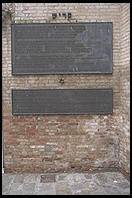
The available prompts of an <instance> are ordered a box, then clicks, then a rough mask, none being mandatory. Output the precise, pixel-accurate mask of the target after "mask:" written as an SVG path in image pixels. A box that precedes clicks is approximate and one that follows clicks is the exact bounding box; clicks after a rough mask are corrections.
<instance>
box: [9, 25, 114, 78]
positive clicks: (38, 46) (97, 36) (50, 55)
mask: <svg viewBox="0 0 132 198" xmlns="http://www.w3.org/2000/svg"><path fill="white" fill-rule="evenodd" d="M112 29H113V28H112V23H111V22H91V23H50V24H47V23H38V24H35V23H32V24H12V28H11V30H12V40H11V46H12V74H14V75H17V74H18V75H19V74H80V73H84V74H85V73H112V32H113V30H112Z"/></svg>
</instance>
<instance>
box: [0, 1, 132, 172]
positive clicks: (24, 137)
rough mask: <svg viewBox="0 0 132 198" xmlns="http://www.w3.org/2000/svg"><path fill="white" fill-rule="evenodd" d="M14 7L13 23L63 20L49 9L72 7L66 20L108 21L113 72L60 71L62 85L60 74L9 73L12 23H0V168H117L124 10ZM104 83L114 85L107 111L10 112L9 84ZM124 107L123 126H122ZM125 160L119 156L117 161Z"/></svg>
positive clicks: (59, 6)
mask: <svg viewBox="0 0 132 198" xmlns="http://www.w3.org/2000/svg"><path fill="white" fill-rule="evenodd" d="M14 9H15V14H14V20H15V21H14V22H15V23H34V22H38V23H46V22H55V23H58V22H62V23H63V22H68V21H67V19H64V17H58V18H56V19H55V20H53V19H52V13H54V12H61V13H62V12H71V13H72V19H71V22H95V21H97V22H113V74H105V75H104V74H99V75H94V74H87V75H86V74H85V75H83V74H76V75H63V77H64V80H65V83H64V84H63V85H62V84H60V83H59V80H60V78H61V75H27V76H26V75H25V76H24V75H23V76H12V74H11V26H10V23H9V22H8V23H6V24H3V30H2V31H3V33H2V36H3V40H2V41H3V42H2V43H3V69H2V72H3V73H2V76H3V78H2V79H3V92H2V101H3V139H4V141H3V142H4V169H5V172H15V171H16V172H22V171H23V172H59V171H60V172H62V171H73V170H75V171H87V170H95V169H98V168H111V167H118V165H119V160H120V156H121V155H123V156H124V153H123V152H121V148H122V149H123V145H124V143H123V142H122V146H120V145H119V144H120V142H121V139H122V138H123V137H122V136H121V135H120V134H122V135H123V131H122V125H123V123H122V119H123V116H122V114H121V112H120V110H121V108H120V106H121V104H123V101H124V102H125V98H124V96H123V90H124V91H125V89H124V88H125V86H127V84H125V82H124V84H123V85H122V89H121V87H120V74H122V75H123V73H122V69H123V63H122V62H120V55H121V54H120V43H121V37H120V31H121V26H120V25H121V24H120V17H121V12H123V10H124V9H123V8H122V9H121V5H120V4H119V3H15V4H14ZM121 10H122V11H121ZM124 12H125V11H124ZM124 29H125V28H124ZM122 41H123V36H122ZM122 43H123V42H122ZM122 54H123V51H122ZM121 63H122V64H121ZM103 87H106V88H108V87H112V88H113V100H114V102H113V103H114V104H113V106H114V107H113V114H112V115H81V116H80V115H52V116H48V115H46V116H12V107H11V103H12V100H11V89H12V88H17V89H21V88H103ZM121 90H122V93H121V92H120V91H121ZM128 98H129V96H128V97H127V101H129V100H128ZM122 111H123V109H122ZM125 112H126V109H125ZM125 112H124V114H123V115H124V119H125V120H124V122H125V126H126V128H124V130H127V121H126V117H125ZM125 126H124V127H125ZM127 134H128V132H127ZM125 159H126V158H125ZM124 162H125V161H124V160H120V164H121V166H123V164H124Z"/></svg>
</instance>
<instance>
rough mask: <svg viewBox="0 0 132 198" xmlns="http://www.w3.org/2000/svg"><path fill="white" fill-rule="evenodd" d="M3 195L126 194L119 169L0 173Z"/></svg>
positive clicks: (127, 190)
mask: <svg viewBox="0 0 132 198" xmlns="http://www.w3.org/2000/svg"><path fill="white" fill-rule="evenodd" d="M2 194H3V195H129V194H130V182H129V181H128V180H127V179H126V178H125V177H124V176H123V175H122V174H121V173H120V172H100V173H58V174H55V173H53V174H51V173H50V174H30V173H23V174H22V173H21V174H3V175H2Z"/></svg>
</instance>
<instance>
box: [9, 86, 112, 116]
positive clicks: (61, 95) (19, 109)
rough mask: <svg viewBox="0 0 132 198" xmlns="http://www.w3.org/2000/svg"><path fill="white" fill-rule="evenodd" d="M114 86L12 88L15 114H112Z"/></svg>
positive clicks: (13, 111)
mask: <svg viewBox="0 0 132 198" xmlns="http://www.w3.org/2000/svg"><path fill="white" fill-rule="evenodd" d="M112 112H113V90H112V88H95V89H19V90H18V89H13V90H12V113H13V115H39V114H112Z"/></svg>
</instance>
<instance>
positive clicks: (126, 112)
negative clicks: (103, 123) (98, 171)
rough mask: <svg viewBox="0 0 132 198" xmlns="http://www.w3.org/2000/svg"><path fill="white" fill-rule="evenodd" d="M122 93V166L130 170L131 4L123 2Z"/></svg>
mask: <svg viewBox="0 0 132 198" xmlns="http://www.w3.org/2000/svg"><path fill="white" fill-rule="evenodd" d="M120 25H121V30H120V34H121V52H120V62H121V71H120V93H121V116H122V117H121V124H122V125H121V133H120V160H119V165H120V167H121V168H122V169H123V170H125V171H126V172H130V4H129V3H122V4H121V22H120Z"/></svg>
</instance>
